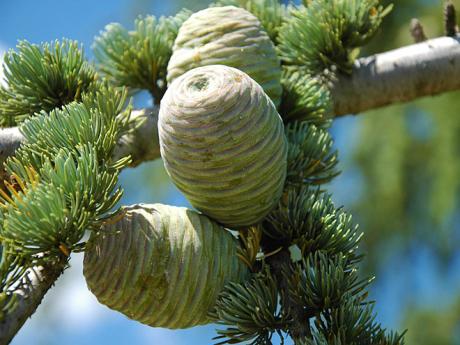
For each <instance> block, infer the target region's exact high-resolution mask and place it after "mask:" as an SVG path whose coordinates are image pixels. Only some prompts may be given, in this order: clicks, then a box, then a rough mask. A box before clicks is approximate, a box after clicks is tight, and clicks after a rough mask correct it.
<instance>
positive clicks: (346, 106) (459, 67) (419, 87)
mask: <svg viewBox="0 0 460 345" xmlns="http://www.w3.org/2000/svg"><path fill="white" fill-rule="evenodd" d="M459 40H460V38H459V36H456V37H440V38H435V39H432V40H428V41H424V42H422V43H418V44H413V45H410V46H406V47H403V48H399V49H396V50H391V51H388V52H385V53H381V54H376V55H373V56H369V57H366V58H361V59H359V60H357V61H356V63H355V65H354V68H353V72H352V74H351V76H340V77H339V78H338V80H337V82H336V83H334V85H333V88H332V95H333V101H334V112H335V114H336V116H341V115H346V114H356V113H360V112H363V111H366V110H369V109H375V108H379V107H383V106H385V105H389V104H393V103H399V102H409V101H412V100H415V99H417V98H421V97H425V96H434V95H437V94H440V93H444V92H448V91H453V90H458V89H460V41H459Z"/></svg>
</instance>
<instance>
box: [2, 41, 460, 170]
mask: <svg viewBox="0 0 460 345" xmlns="http://www.w3.org/2000/svg"><path fill="white" fill-rule="evenodd" d="M459 89H460V36H458V35H457V36H455V37H440V38H435V39H432V40H428V41H424V42H421V43H417V44H413V45H409V46H406V47H403V48H399V49H396V50H391V51H388V52H385V53H380V54H376V55H372V56H369V57H365V58H361V59H358V60H357V61H356V62H355V65H354V68H353V73H352V74H351V75H350V76H345V75H340V76H339V77H338V78H337V80H336V81H335V82H334V83H333V85H332V95H333V102H334V113H335V115H336V116H342V115H346V114H357V113H361V112H363V111H366V110H370V109H375V108H379V107H383V106H385V105H389V104H393V103H399V102H409V101H412V100H415V99H417V98H421V97H425V96H434V95H437V94H441V93H444V92H448V91H453V90H459ZM132 116H133V118H138V119H139V118H144V119H145V122H144V123H143V124H142V125H141V126H140V127H139V128H138V129H136V130H135V131H134V132H133V133H131V134H129V135H127V136H124V137H123V138H122V139H121V140H120V143H119V145H118V146H117V148H116V152H115V156H116V157H121V156H123V155H126V154H131V156H132V158H133V163H132V166H137V165H139V164H140V163H142V162H143V161H146V160H153V159H156V158H158V157H160V149H159V142H158V131H157V124H156V121H157V119H158V107H155V108H148V109H141V110H134V111H133V113H132ZM22 139H23V138H22V135H21V134H20V133H19V130H18V129H17V128H6V129H0V162H2V161H4V160H5V159H6V157H8V156H10V155H11V154H12V153H13V152H14V150H15V149H16V148H17V147H18V145H19V143H20V142H21V140H22Z"/></svg>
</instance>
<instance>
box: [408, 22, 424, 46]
mask: <svg viewBox="0 0 460 345" xmlns="http://www.w3.org/2000/svg"><path fill="white" fill-rule="evenodd" d="M410 33H411V35H412V38H413V39H414V42H415V43H420V42H423V41H426V40H427V37H426V35H425V31H424V29H423V25H422V23H421V22H420V20H418V19H417V18H412V20H411V22H410Z"/></svg>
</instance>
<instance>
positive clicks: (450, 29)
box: [444, 1, 458, 36]
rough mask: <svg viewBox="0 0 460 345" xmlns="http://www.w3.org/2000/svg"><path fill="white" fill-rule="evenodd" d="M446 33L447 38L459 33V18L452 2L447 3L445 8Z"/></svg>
mask: <svg viewBox="0 0 460 345" xmlns="http://www.w3.org/2000/svg"><path fill="white" fill-rule="evenodd" d="M444 31H445V34H446V36H455V35H456V34H457V32H458V28H457V16H456V13H455V6H454V4H453V3H452V1H447V2H446V5H445V6H444Z"/></svg>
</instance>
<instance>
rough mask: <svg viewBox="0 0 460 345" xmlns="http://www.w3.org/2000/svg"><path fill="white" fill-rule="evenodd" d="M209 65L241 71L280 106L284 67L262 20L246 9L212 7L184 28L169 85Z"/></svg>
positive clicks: (197, 14)
mask: <svg viewBox="0 0 460 345" xmlns="http://www.w3.org/2000/svg"><path fill="white" fill-rule="evenodd" d="M207 65H226V66H230V67H235V68H238V69H239V70H241V71H243V72H245V73H247V74H248V75H249V76H250V77H251V78H252V79H254V80H255V81H256V82H258V83H259V84H260V85H261V86H262V87H263V89H264V90H265V92H266V93H267V95H268V96H269V97H270V98H271V99H272V101H273V103H274V104H275V105H276V106H278V105H279V104H280V101H281V93H282V87H281V65H280V60H279V58H278V56H277V54H276V50H275V46H274V44H273V42H272V41H271V40H270V38H269V37H268V35H267V33H266V32H265V30H264V29H263V27H262V25H261V24H260V22H259V20H258V19H257V18H256V17H255V16H254V15H253V14H252V13H250V12H248V11H246V10H245V9H242V8H239V7H235V6H224V7H211V8H207V9H205V10H202V11H199V12H196V13H194V14H193V15H192V16H191V17H190V18H189V19H187V20H186V21H185V22H184V23H183V24H182V26H181V28H180V29H179V33H178V35H177V38H176V40H175V42H174V48H173V54H172V56H171V59H170V60H169V64H168V75H167V80H168V83H169V84H170V83H171V82H172V81H173V80H174V79H176V78H177V77H179V76H181V75H182V74H184V73H185V72H187V71H189V70H191V69H193V68H196V67H201V66H207Z"/></svg>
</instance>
